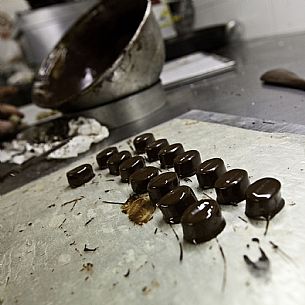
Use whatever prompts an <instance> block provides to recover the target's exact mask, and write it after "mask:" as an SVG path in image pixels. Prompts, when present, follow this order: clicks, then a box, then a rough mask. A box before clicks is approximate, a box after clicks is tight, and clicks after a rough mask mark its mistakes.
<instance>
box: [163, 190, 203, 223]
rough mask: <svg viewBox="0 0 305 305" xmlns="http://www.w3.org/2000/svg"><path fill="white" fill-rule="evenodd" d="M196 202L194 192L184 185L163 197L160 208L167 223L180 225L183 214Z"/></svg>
mask: <svg viewBox="0 0 305 305" xmlns="http://www.w3.org/2000/svg"><path fill="white" fill-rule="evenodd" d="M196 202H197V198H196V196H195V194H194V192H193V190H192V189H191V188H190V187H188V186H186V185H182V186H178V187H176V188H174V189H173V190H172V191H170V192H169V193H167V194H166V195H165V196H163V197H162V198H161V199H160V201H159V202H158V207H159V208H160V210H161V212H162V214H163V218H164V220H165V221H166V222H167V223H179V222H180V219H181V217H182V214H183V212H184V211H185V210H186V209H187V208H188V207H189V206H191V205H192V204H194V203H196Z"/></svg>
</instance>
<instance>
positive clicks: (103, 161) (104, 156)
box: [96, 147, 118, 169]
mask: <svg viewBox="0 0 305 305" xmlns="http://www.w3.org/2000/svg"><path fill="white" fill-rule="evenodd" d="M117 152H118V149H117V148H116V147H109V148H106V149H104V150H102V151H101V152H99V153H98V154H97V155H96V162H97V164H98V166H99V168H100V169H105V168H107V161H108V160H109V158H110V157H111V156H112V155H113V154H114V153H117Z"/></svg>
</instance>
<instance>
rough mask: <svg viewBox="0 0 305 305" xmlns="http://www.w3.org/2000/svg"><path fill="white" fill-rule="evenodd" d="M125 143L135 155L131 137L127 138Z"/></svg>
mask: <svg viewBox="0 0 305 305" xmlns="http://www.w3.org/2000/svg"><path fill="white" fill-rule="evenodd" d="M126 143H127V145H128V146H129V148H130V150H131V151H132V153H133V154H134V155H135V154H136V151H135V149H134V148H133V146H132V140H131V139H129V140H127V142H126Z"/></svg>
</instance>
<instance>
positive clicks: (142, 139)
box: [133, 133, 155, 154]
mask: <svg viewBox="0 0 305 305" xmlns="http://www.w3.org/2000/svg"><path fill="white" fill-rule="evenodd" d="M154 141H155V137H154V135H153V134H152V133H143V134H141V135H139V136H137V137H136V138H135V139H134V140H133V145H134V147H135V149H136V152H137V153H138V154H144V153H145V148H146V146H147V145H148V144H149V143H151V142H154Z"/></svg>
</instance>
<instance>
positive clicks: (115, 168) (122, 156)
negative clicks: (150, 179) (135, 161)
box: [107, 150, 131, 176]
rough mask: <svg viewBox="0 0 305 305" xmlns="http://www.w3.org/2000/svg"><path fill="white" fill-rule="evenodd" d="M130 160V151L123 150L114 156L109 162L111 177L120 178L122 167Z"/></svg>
mask: <svg viewBox="0 0 305 305" xmlns="http://www.w3.org/2000/svg"><path fill="white" fill-rule="evenodd" d="M129 158H131V153H130V152H129V151H128V150H123V151H120V152H118V153H115V154H113V155H112V156H111V157H110V158H109V159H108V161H107V166H108V168H109V173H110V174H111V175H115V176H118V175H119V174H120V171H119V167H120V165H121V164H122V163H123V162H124V161H125V160H127V159H129Z"/></svg>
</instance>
